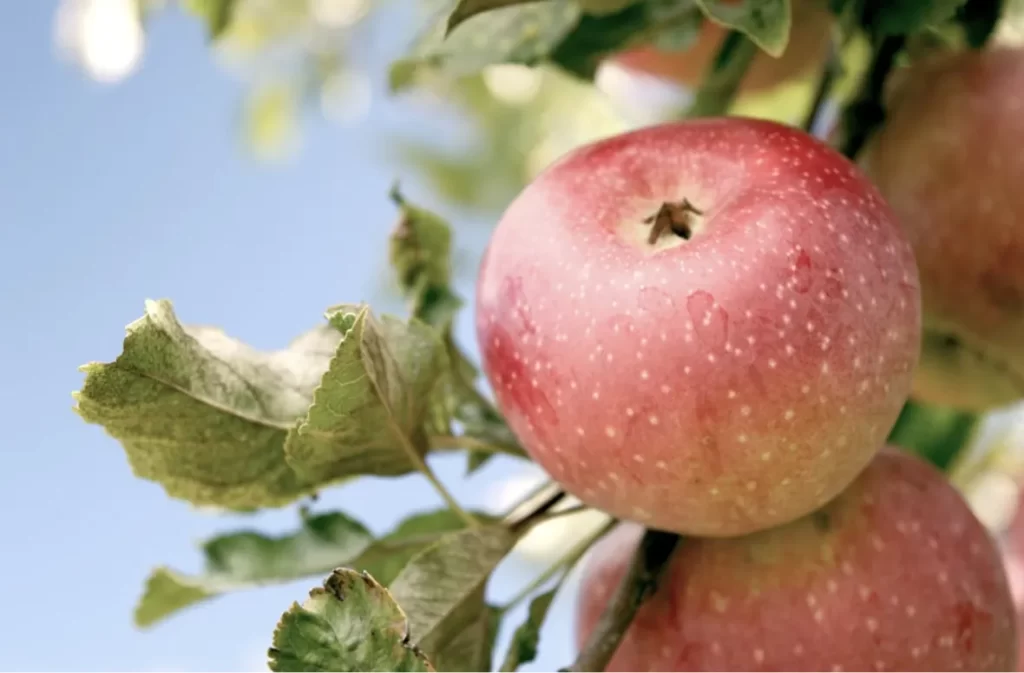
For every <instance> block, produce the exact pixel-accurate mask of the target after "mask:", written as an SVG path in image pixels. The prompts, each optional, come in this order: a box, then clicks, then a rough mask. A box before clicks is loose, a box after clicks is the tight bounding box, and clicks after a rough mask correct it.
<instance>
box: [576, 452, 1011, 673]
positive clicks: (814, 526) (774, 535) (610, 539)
mask: <svg viewBox="0 0 1024 673" xmlns="http://www.w3.org/2000/svg"><path fill="white" fill-rule="evenodd" d="M641 532H642V530H641V528H640V527H639V526H637V525H635V524H623V525H620V527H619V528H618V529H616V530H615V531H613V532H612V533H611V534H610V535H609V536H607V537H605V538H604V539H603V540H601V541H600V542H599V543H598V544H597V545H596V546H595V547H594V549H593V551H592V556H591V558H590V559H589V561H588V563H587V565H586V570H585V574H584V576H583V581H582V585H581V589H580V597H579V604H578V643H580V644H582V643H583V642H585V641H586V637H587V636H588V635H589V633H590V631H591V630H592V629H593V628H594V626H595V624H596V623H597V620H598V618H599V617H600V615H601V613H602V612H603V611H604V608H605V606H606V604H607V602H608V600H609V598H610V597H611V595H612V593H613V592H614V591H615V589H616V587H617V586H618V583H619V582H620V581H621V578H622V577H623V576H624V574H625V570H626V567H627V565H628V564H629V561H630V557H631V556H632V554H633V550H634V549H635V548H636V543H637V541H638V539H639V536H640V534H641ZM1016 664H1017V624H1016V615H1015V612H1014V606H1013V601H1012V599H1011V597H1010V589H1009V586H1008V584H1007V579H1006V576H1005V574H1004V572H1003V567H1002V561H1001V558H1000V554H999V550H998V548H997V547H996V545H995V542H994V541H993V540H992V538H991V537H990V536H989V534H988V532H987V531H986V529H985V527H984V526H982V525H981V523H980V522H979V521H978V520H977V519H976V518H975V517H974V515H973V514H972V513H971V511H970V509H969V508H968V506H967V504H966V503H965V502H964V500H963V499H962V498H961V497H960V495H959V494H958V493H957V491H956V490H955V489H954V488H953V487H952V486H950V485H949V483H948V482H947V481H946V480H945V478H944V476H943V475H942V473H940V472H939V471H938V470H936V469H935V468H933V467H932V466H931V465H929V464H928V463H925V462H924V461H922V460H920V459H919V458H916V457H914V456H911V455H909V454H901V453H898V452H896V451H892V450H889V449H886V450H883V451H882V452H880V453H879V454H878V455H877V457H876V458H875V459H874V461H873V462H872V463H871V465H870V466H869V467H868V468H867V469H866V470H865V471H864V472H863V473H862V474H861V475H860V476H859V477H858V478H857V479H856V480H855V481H854V483H853V484H852V485H851V486H850V487H849V488H848V489H847V490H846V491H844V492H843V493H842V494H841V495H840V496H839V497H838V498H836V499H835V500H833V501H832V502H831V503H829V504H828V505H827V506H825V507H824V508H822V509H821V510H819V511H817V512H815V513H814V514H811V515H809V516H807V517H804V518H802V519H800V520H798V521H795V522H793V523H790V524H788V525H786V526H783V527H780V528H775V529H772V530H768V531H762V532H760V533H755V534H753V535H749V536H745V537H740V538H731V539H683V540H682V541H681V543H680V546H679V547H678V549H677V551H676V555H675V556H674V557H673V558H672V560H671V561H670V565H669V567H668V568H667V569H666V573H665V575H664V577H663V579H662V583H661V586H660V587H659V588H658V590H657V591H656V593H655V594H654V596H652V597H651V598H650V599H649V600H648V601H647V602H646V603H645V604H643V605H642V606H641V607H640V610H639V612H638V613H637V616H636V619H635V620H634V622H633V623H632V625H631V626H630V628H629V630H628V631H627V632H626V635H625V637H624V639H623V640H622V643H621V644H620V646H619V648H618V650H617V651H616V653H615V655H614V658H613V660H612V662H611V665H610V666H609V667H608V668H607V669H606V670H609V671H750V670H763V671H807V670H809V671H954V670H967V671H1006V670H1015V669H1014V667H1015V666H1016Z"/></svg>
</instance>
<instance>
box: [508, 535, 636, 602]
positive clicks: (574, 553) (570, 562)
mask: <svg viewBox="0 0 1024 673" xmlns="http://www.w3.org/2000/svg"><path fill="white" fill-rule="evenodd" d="M616 523H617V521H615V520H612V521H609V522H608V523H607V524H605V525H604V526H601V528H600V530H598V531H597V532H595V533H594V534H593V535H589V536H587V538H586V539H585V540H583V541H581V542H578V543H577V544H576V546H574V547H573V548H572V549H570V550H569V551H568V553H566V554H565V555H564V556H563V557H562V558H560V559H558V560H557V561H555V563H553V564H552V565H551V566H550V567H548V569H547V570H545V571H544V572H542V573H541V574H540V575H538V576H537V577H535V578H534V579H533V581H532V582H530V583H529V584H527V585H526V586H525V587H523V588H522V589H521V590H520V591H519V592H518V593H516V595H515V596H513V597H512V598H510V599H509V600H508V602H507V603H505V605H503V606H502V607H501V612H503V613H504V612H508V611H509V610H512V609H513V608H515V607H516V606H517V605H519V604H520V603H522V602H523V601H525V600H526V599H527V598H529V597H530V596H531V595H533V593H534V592H535V591H537V590H538V589H540V588H541V587H542V586H544V585H545V584H547V583H548V580H550V579H551V578H552V577H554V576H555V575H557V574H558V573H559V572H563V571H564V572H565V573H566V574H568V572H569V571H570V570H572V568H573V566H575V565H576V563H577V562H579V560H580V559H581V558H583V555H584V554H586V553H587V550H588V549H590V548H591V547H592V546H593V545H594V543H595V542H597V541H598V540H599V539H601V538H602V537H604V536H605V534H606V533H607V532H608V531H609V530H611V529H612V528H613V527H614V526H615V524H616ZM562 579H565V578H564V577H563V578H562Z"/></svg>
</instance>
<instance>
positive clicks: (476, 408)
mask: <svg viewBox="0 0 1024 673" xmlns="http://www.w3.org/2000/svg"><path fill="white" fill-rule="evenodd" d="M391 198H392V200H394V201H395V203H396V204H397V205H398V207H399V208H400V210H401V215H400V217H399V222H398V226H397V227H395V229H394V231H393V232H392V234H391V240H390V260H391V266H392V268H393V269H394V270H395V273H396V275H397V277H398V281H399V285H400V286H401V288H402V291H403V293H404V294H405V296H406V297H408V298H409V299H410V300H411V304H412V313H413V317H414V318H417V319H419V320H422V321H423V322H425V323H428V324H430V325H432V326H434V327H435V328H437V330H438V332H439V334H440V335H441V339H442V341H443V343H444V346H445V349H446V351H447V355H448V364H449V367H448V368H447V369H446V371H445V372H444V374H443V376H442V379H441V382H440V385H439V386H438V387H437V388H436V390H435V395H434V397H433V399H432V400H431V407H432V409H431V411H432V414H431V415H432V419H433V420H434V421H435V422H434V423H433V429H435V430H436V431H437V432H438V433H439V434H450V430H449V428H450V421H451V419H452V418H455V419H457V420H459V421H460V422H461V423H462V424H463V427H464V432H465V434H467V435H469V436H471V437H473V438H475V439H478V440H480V441H481V442H484V443H489V444H497V445H498V446H501V447H503V449H505V450H506V451H507V452H510V453H521V450H520V449H519V447H518V442H517V441H516V439H515V437H514V436H513V435H512V433H511V431H509V429H508V427H507V426H506V425H505V421H504V419H503V418H502V417H501V415H500V414H499V413H498V412H497V410H496V409H495V408H494V406H493V405H492V404H491V403H490V402H489V401H488V400H486V399H485V398H484V396H483V395H482V394H481V393H480V392H479V391H478V390H477V388H476V381H477V379H478V377H479V372H478V371H477V369H476V367H475V366H474V365H473V363H472V362H470V361H469V359H468V358H467V357H466V355H465V354H464V353H463V352H462V351H461V350H460V349H459V347H458V346H457V345H456V343H455V340H454V338H453V337H452V334H451V323H452V320H453V318H454V316H455V313H456V312H457V311H458V310H459V308H461V305H462V299H461V298H460V297H459V296H458V295H457V294H456V293H455V292H454V290H453V289H452V288H451V287H450V283H451V228H450V227H449V226H448V224H447V222H445V221H444V219H442V218H441V217H440V216H438V215H436V214H435V213H433V212H431V211H429V210H426V209H424V208H420V207H417V206H414V205H412V204H410V203H409V202H408V201H406V200H405V198H404V197H403V196H402V195H401V193H400V192H399V191H398V190H397V188H396V189H394V190H392V193H391ZM493 455H494V454H493V453H492V452H485V451H472V452H470V455H469V461H470V462H469V471H470V472H473V471H475V470H476V469H479V467H481V466H482V465H483V464H484V463H486V462H487V460H489V459H490V458H491V456H493Z"/></svg>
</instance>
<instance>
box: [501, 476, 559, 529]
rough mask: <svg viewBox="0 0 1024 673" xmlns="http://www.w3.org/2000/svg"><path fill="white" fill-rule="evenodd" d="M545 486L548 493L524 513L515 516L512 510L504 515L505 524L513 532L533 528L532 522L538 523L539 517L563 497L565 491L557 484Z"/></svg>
mask: <svg viewBox="0 0 1024 673" xmlns="http://www.w3.org/2000/svg"><path fill="white" fill-rule="evenodd" d="M545 488H546V489H547V490H548V491H549V492H550V495H546V497H545V498H544V499H543V500H541V501H540V502H539V503H537V505H535V506H534V507H532V508H531V509H530V511H528V512H527V513H526V514H523V515H520V516H515V511H513V512H512V513H511V514H509V516H508V517H506V525H507V526H508V527H509V528H510V529H511V530H512V531H513V532H515V533H525V532H526V531H528V530H529V529H531V528H533V526H534V524H536V523H538V522H539V521H540V520H541V518H543V517H544V516H545V515H546V514H547V513H548V512H550V511H551V508H553V507H554V506H555V505H557V504H558V503H559V502H561V501H562V498H564V497H565V491H563V490H562V489H561V488H558V486H557V484H548V485H545ZM538 495H540V494H538ZM517 509H518V508H517Z"/></svg>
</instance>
